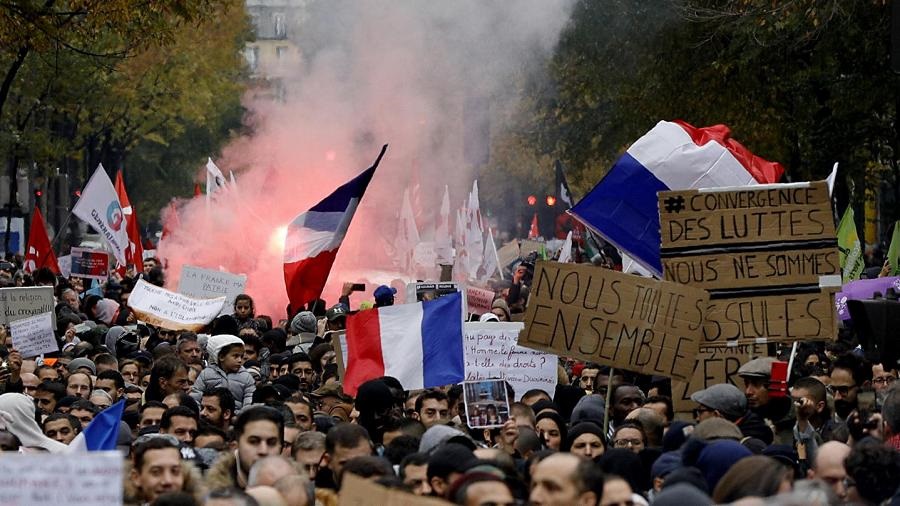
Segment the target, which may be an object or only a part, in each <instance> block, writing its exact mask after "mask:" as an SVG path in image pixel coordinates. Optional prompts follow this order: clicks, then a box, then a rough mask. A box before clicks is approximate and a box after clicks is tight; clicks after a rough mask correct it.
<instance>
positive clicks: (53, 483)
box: [0, 452, 124, 506]
mask: <svg viewBox="0 0 900 506" xmlns="http://www.w3.org/2000/svg"><path fill="white" fill-rule="evenodd" d="M123 467H124V460H123V459H122V455H121V454H119V452H87V453H80V454H78V455H77V456H75V455H67V454H50V453H8V454H6V455H4V456H3V458H2V459H0V476H3V479H2V480H0V504H8V505H16V504H21V505H25V504H27V505H29V506H94V505H97V504H122V490H123V489H122V473H123Z"/></svg>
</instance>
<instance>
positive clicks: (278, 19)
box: [272, 13, 287, 39]
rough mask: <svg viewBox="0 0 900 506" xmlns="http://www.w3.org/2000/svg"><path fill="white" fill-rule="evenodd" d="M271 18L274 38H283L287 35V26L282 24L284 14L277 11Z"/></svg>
mask: <svg viewBox="0 0 900 506" xmlns="http://www.w3.org/2000/svg"><path fill="white" fill-rule="evenodd" d="M272 20H273V21H274V22H275V38H276V39H283V38H285V37H287V28H286V27H285V24H284V14H282V13H277V14H273V15H272Z"/></svg>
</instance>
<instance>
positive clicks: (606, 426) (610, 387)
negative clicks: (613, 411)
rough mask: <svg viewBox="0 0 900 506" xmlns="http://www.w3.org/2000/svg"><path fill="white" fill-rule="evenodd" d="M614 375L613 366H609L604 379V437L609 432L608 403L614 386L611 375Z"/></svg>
mask: <svg viewBox="0 0 900 506" xmlns="http://www.w3.org/2000/svg"><path fill="white" fill-rule="evenodd" d="M615 375H616V370H615V368H613V367H610V368H609V379H607V380H606V409H604V410H603V436H604V437H606V435H607V434H609V405H610V401H611V400H612V392H613V390H615V388H614V387H613V385H612V381H613V376H615Z"/></svg>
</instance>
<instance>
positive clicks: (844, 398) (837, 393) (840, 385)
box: [828, 353, 872, 421]
mask: <svg viewBox="0 0 900 506" xmlns="http://www.w3.org/2000/svg"><path fill="white" fill-rule="evenodd" d="M871 379H872V368H871V367H868V366H867V365H866V364H865V363H863V361H862V359H860V358H859V357H857V356H856V355H854V354H852V353H845V354H843V355H841V356H840V357H838V358H837V360H835V361H834V368H833V369H832V371H831V385H829V387H828V389H829V391H830V392H831V394H832V395H833V396H834V411H835V414H836V415H837V417H838V419H839V420H841V421H844V420H847V417H849V416H850V415H851V414H852V413H853V412H854V411H856V410H857V409H858V407H859V406H858V397H857V396H858V394H859V388H860V387H868V386H869V382H870V380H871Z"/></svg>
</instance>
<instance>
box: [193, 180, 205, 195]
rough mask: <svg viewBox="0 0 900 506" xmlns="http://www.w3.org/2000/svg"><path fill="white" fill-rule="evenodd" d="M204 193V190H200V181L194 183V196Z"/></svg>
mask: <svg viewBox="0 0 900 506" xmlns="http://www.w3.org/2000/svg"><path fill="white" fill-rule="evenodd" d="M202 195H203V191H202V190H200V183H194V198H197V197H200V196H202Z"/></svg>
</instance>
